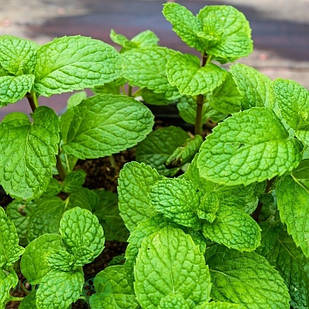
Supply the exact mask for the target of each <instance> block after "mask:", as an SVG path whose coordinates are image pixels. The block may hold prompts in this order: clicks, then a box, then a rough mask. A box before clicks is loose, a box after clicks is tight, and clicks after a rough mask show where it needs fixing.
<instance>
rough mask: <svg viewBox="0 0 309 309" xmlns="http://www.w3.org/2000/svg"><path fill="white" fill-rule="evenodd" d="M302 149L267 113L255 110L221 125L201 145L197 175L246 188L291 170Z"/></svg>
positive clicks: (241, 113) (234, 116)
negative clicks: (241, 185)
mask: <svg viewBox="0 0 309 309" xmlns="http://www.w3.org/2000/svg"><path fill="white" fill-rule="evenodd" d="M301 156H302V155H301V145H300V143H298V142H297V140H295V139H293V138H290V137H289V134H288V132H287V131H286V130H285V128H284V126H283V125H282V123H281V122H280V121H279V119H278V118H277V117H276V115H275V113H274V112H273V111H271V110H270V109H267V108H263V107H254V108H251V109H250V110H246V111H243V112H240V113H237V114H234V115H233V116H232V117H230V118H228V119H226V120H225V121H224V122H222V123H220V124H219V125H218V126H217V127H216V128H215V129H214V130H213V133H212V134H211V135H209V136H208V137H207V139H206V141H205V142H204V143H203V144H202V146H201V149H200V154H199V157H198V159H197V164H198V168H199V171H200V175H201V176H202V177H204V178H206V179H208V180H210V181H213V182H217V183H220V184H228V185H229V186H231V185H239V184H244V185H248V184H250V183H253V182H260V181H263V180H265V179H270V178H273V177H274V176H277V175H282V174H284V173H286V172H288V171H291V170H293V169H294V168H295V167H296V166H297V165H298V164H299V162H300V160H301Z"/></svg>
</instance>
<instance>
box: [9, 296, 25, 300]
mask: <svg viewBox="0 0 309 309" xmlns="http://www.w3.org/2000/svg"><path fill="white" fill-rule="evenodd" d="M23 299H24V297H15V296H11V297H10V298H9V301H22V300H23Z"/></svg>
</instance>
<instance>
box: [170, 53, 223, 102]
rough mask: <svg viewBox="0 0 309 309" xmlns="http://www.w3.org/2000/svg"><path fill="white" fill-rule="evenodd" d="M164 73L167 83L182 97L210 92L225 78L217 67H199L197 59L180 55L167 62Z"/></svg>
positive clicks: (209, 65) (188, 55) (211, 65)
mask: <svg viewBox="0 0 309 309" xmlns="http://www.w3.org/2000/svg"><path fill="white" fill-rule="evenodd" d="M166 72H167V78H168V81H169V83H170V84H171V85H172V86H176V87H177V89H178V90H179V92H180V93H181V94H182V95H190V96H195V95H198V94H205V93H209V92H212V91H213V90H214V89H215V88H217V87H218V86H220V85H221V84H222V83H223V81H224V79H225V77H226V71H225V70H223V69H221V68H220V67H218V66H217V65H215V64H212V63H210V64H207V65H206V66H204V67H201V66H200V60H199V58H198V57H196V56H193V55H190V54H181V53H177V54H175V55H174V56H173V57H171V58H170V59H169V60H168V62H167V67H166Z"/></svg>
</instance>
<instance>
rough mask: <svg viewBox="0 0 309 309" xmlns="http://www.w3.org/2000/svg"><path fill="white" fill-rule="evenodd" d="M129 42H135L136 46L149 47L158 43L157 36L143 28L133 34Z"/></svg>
mask: <svg viewBox="0 0 309 309" xmlns="http://www.w3.org/2000/svg"><path fill="white" fill-rule="evenodd" d="M131 42H133V43H135V44H136V45H137V47H151V46H156V45H158V42H159V38H158V37H157V36H156V34H155V33H154V32H152V31H150V30H145V31H142V32H140V33H138V34H137V35H136V36H134V37H133V38H132V40H131Z"/></svg>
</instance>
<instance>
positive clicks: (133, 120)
mask: <svg viewBox="0 0 309 309" xmlns="http://www.w3.org/2000/svg"><path fill="white" fill-rule="evenodd" d="M152 126H153V115H152V113H151V112H150V110H149V109H148V108H147V107H146V106H144V105H143V104H142V103H140V102H138V101H136V100H134V99H133V98H129V97H126V96H121V95H108V94H106V95H98V96H94V97H91V98H89V99H86V100H84V101H83V102H82V103H80V104H79V105H77V106H75V107H73V108H70V109H69V110H67V112H66V113H65V114H64V115H63V116H62V117H61V131H62V138H63V149H64V151H65V152H66V153H68V154H71V155H74V156H75V157H77V158H80V159H86V158H87V159H90V158H99V157H104V156H109V155H111V154H113V153H117V152H119V151H122V150H125V149H127V148H130V147H132V146H134V145H136V144H137V143H138V142H140V141H142V140H143V139H144V138H145V137H146V135H147V134H148V133H150V132H151V130H152Z"/></svg>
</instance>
